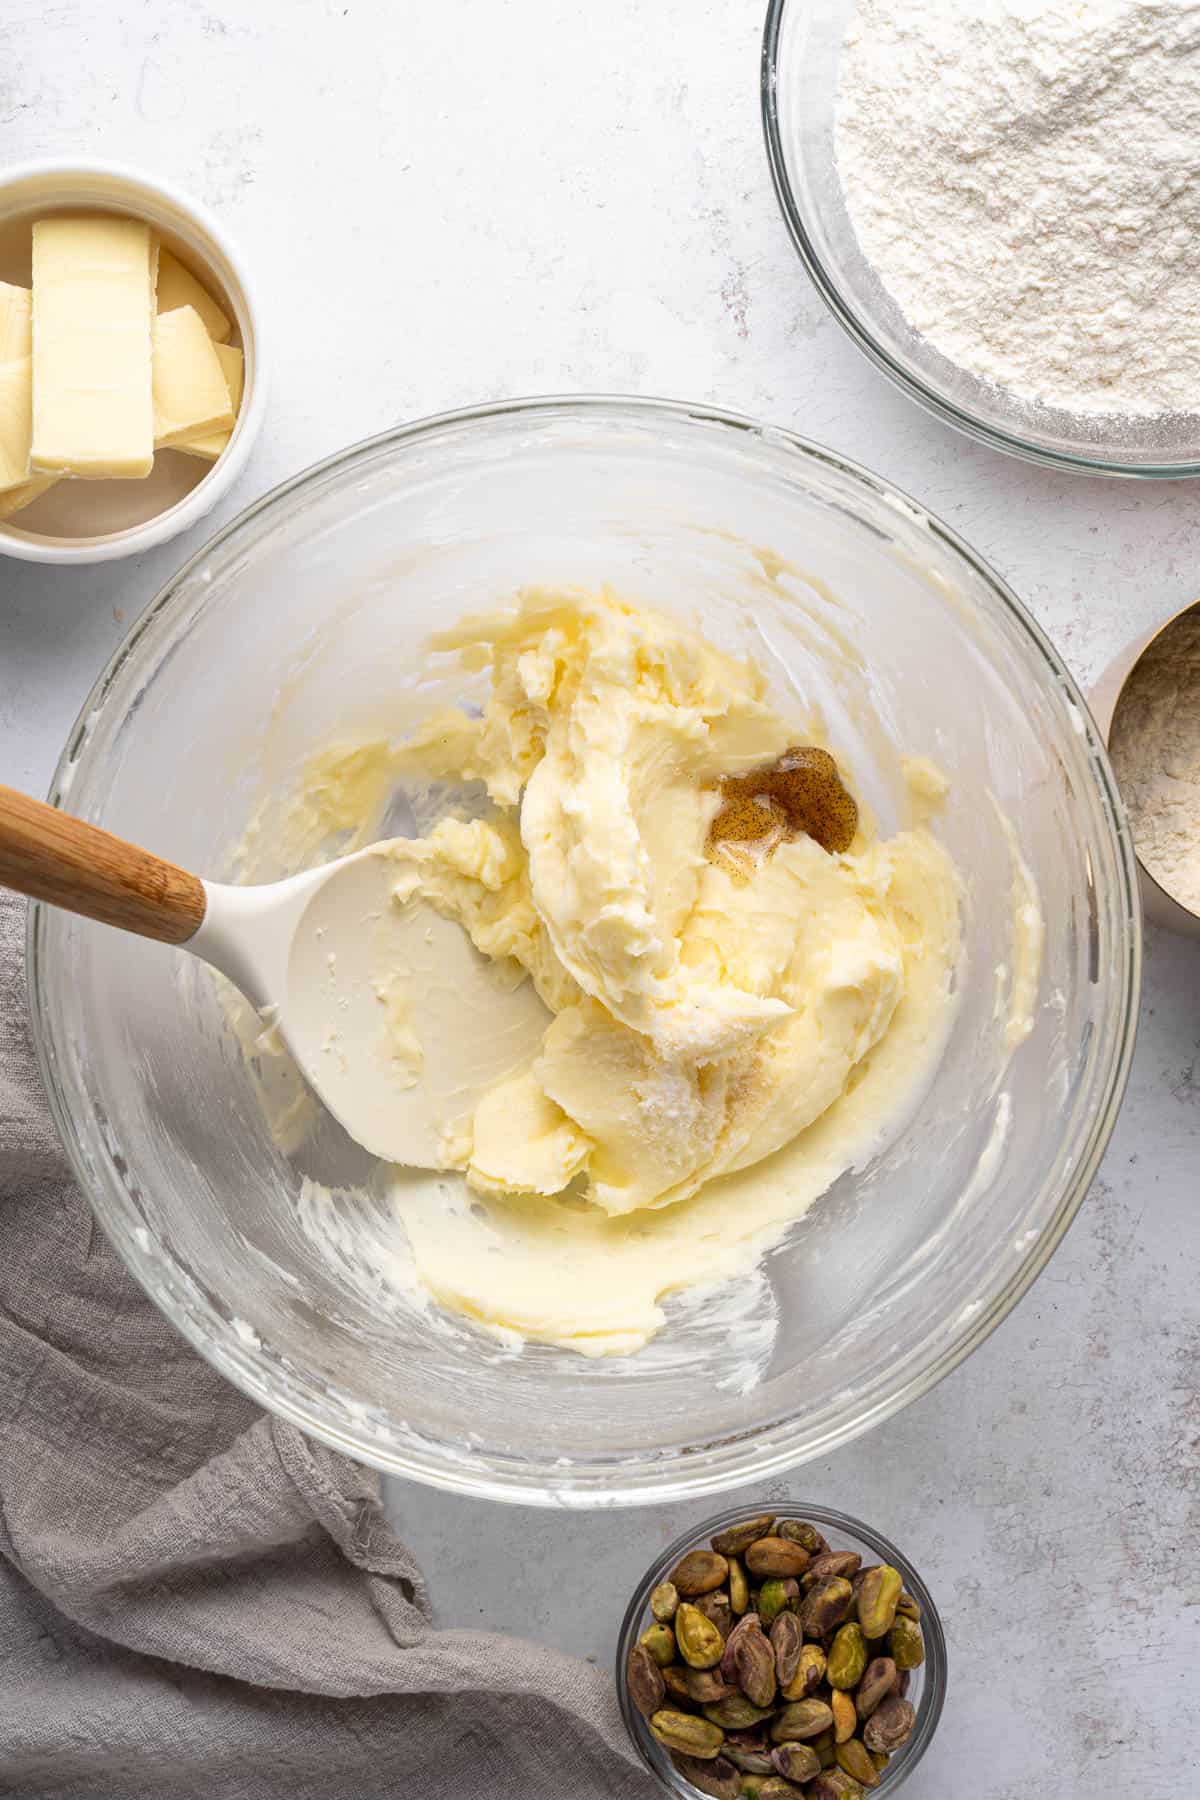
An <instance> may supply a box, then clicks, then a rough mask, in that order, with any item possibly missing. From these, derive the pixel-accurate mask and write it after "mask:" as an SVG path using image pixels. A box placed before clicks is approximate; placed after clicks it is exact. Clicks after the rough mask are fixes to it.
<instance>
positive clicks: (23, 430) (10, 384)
mask: <svg viewBox="0 0 1200 1800" xmlns="http://www.w3.org/2000/svg"><path fill="white" fill-rule="evenodd" d="M32 395H33V376H32V363H31V360H30V358H29V357H28V356H21V357H16V358H15V359H14V360H13V361H11V362H0V494H2V493H4V492H5V491H6V490H7V489H9V488H15V487H20V485H21V484H22V482H24V481H27V480H28V479H29V436H30V429H31V418H32V408H33V400H32Z"/></svg>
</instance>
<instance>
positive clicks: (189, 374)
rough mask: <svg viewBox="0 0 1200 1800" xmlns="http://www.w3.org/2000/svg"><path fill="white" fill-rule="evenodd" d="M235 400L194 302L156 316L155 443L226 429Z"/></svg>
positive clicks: (162, 445) (163, 444)
mask: <svg viewBox="0 0 1200 1800" xmlns="http://www.w3.org/2000/svg"><path fill="white" fill-rule="evenodd" d="M232 424H233V403H232V401H231V400H230V397H229V386H228V383H227V382H226V380H225V373H224V370H223V369H222V367H221V364H220V362H219V361H218V360H217V351H216V346H215V345H214V343H213V341H212V339H211V338H210V337H209V335H208V333H207V331H205V329H204V321H203V320H202V319H201V317H200V314H199V313H198V312H197V311H196V309H195V307H194V306H177V307H176V308H175V310H174V311H173V312H167V313H159V315H158V317H157V319H156V320H155V321H154V442H155V444H156V445H157V447H158V448H159V449H168V448H170V447H171V446H172V445H174V444H176V443H178V441H179V440H180V439H181V438H190V437H195V436H197V435H198V434H203V433H206V432H212V431H226V430H228V429H229V427H230V426H231V425H232Z"/></svg>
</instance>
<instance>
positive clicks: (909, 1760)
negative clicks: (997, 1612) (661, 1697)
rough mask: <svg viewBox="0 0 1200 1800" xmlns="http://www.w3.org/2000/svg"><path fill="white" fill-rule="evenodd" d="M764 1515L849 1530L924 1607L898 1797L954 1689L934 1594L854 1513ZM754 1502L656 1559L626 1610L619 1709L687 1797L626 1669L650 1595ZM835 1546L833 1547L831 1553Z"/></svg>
mask: <svg viewBox="0 0 1200 1800" xmlns="http://www.w3.org/2000/svg"><path fill="white" fill-rule="evenodd" d="M760 1510H761V1511H763V1512H767V1511H774V1514H775V1517H776V1518H777V1519H780V1518H790V1519H792V1518H794V1519H807V1520H809V1521H810V1522H811V1523H812V1524H814V1525H819V1526H821V1528H822V1530H824V1528H825V1527H826V1526H829V1527H830V1529H831V1530H833V1531H835V1532H836V1531H839V1530H840V1531H844V1532H845V1533H846V1534H847V1535H848V1536H850V1537H854V1538H857V1539H858V1541H859V1542H860V1543H863V1544H867V1545H869V1546H870V1548H871V1550H872V1551H873V1553H874V1554H875V1555H876V1556H878V1557H879V1559H880V1561H881V1562H886V1563H890V1564H891V1566H892V1567H893V1568H894V1569H899V1571H900V1573H901V1575H902V1576H903V1577H904V1585H905V1587H906V1588H907V1589H908V1591H909V1593H911V1594H912V1595H913V1596H914V1598H915V1599H916V1600H917V1601H918V1602H919V1604H920V1607H921V1631H922V1635H923V1637H924V1639H925V1661H924V1664H923V1665H922V1666H923V1670H924V1685H923V1687H922V1690H921V1705H920V1708H919V1710H918V1712H917V1723H916V1727H915V1729H914V1731H913V1735H912V1737H911V1738H910V1739H909V1741H908V1743H907V1744H905V1745H904V1761H903V1763H902V1764H901V1765H900V1767H899V1768H898V1769H897V1771H896V1773H895V1775H894V1776H891V1777H889V1778H888V1779H887V1780H886V1781H885V1782H883V1783H881V1784H880V1791H881V1793H895V1792H896V1790H897V1789H898V1788H899V1787H900V1786H901V1785H902V1784H903V1783H904V1782H905V1781H907V1780H908V1777H909V1776H910V1775H911V1774H912V1772H913V1770H914V1769H915V1768H916V1766H917V1764H918V1763H919V1762H920V1760H921V1758H922V1757H923V1756H924V1754H925V1752H926V1750H928V1748H929V1746H930V1744H931V1743H932V1741H933V1737H934V1733H935V1732H936V1731H937V1728H938V1724H939V1722H940V1720H941V1716H942V1708H943V1706H944V1705H945V1702H946V1689H947V1686H948V1684H949V1666H950V1658H949V1652H948V1650H947V1647H946V1632H945V1628H944V1626H943V1625H942V1620H941V1615H940V1614H939V1612H938V1609H937V1606H936V1604H935V1602H934V1599H933V1596H932V1594H931V1593H930V1592H929V1589H928V1587H927V1586H926V1584H925V1582H924V1580H923V1579H922V1577H921V1574H920V1571H919V1570H918V1569H917V1568H916V1567H915V1565H914V1564H913V1563H912V1562H911V1561H910V1559H909V1558H908V1557H906V1556H905V1555H904V1554H903V1552H902V1551H901V1550H899V1549H898V1548H897V1546H896V1545H895V1544H893V1543H892V1542H891V1540H890V1539H889V1538H886V1537H884V1536H883V1534H882V1532H879V1531H876V1530H875V1528H874V1526H872V1525H866V1524H864V1523H863V1521H862V1520H861V1519H856V1518H855V1517H854V1516H853V1514H851V1513H846V1512H841V1511H839V1510H838V1509H837V1508H836V1507H832V1506H820V1505H818V1504H817V1503H816V1502H815V1501H808V1500H792V1499H791V1498H788V1499H786V1500H781V1501H780V1502H779V1504H778V1505H777V1506H771V1505H769V1504H764V1505H763V1506H762V1508H761V1509H760ZM753 1516H754V1514H753V1511H752V1510H751V1506H750V1504H749V1503H747V1504H746V1505H743V1506H732V1507H727V1508H726V1509H725V1510H724V1511H723V1512H719V1513H714V1514H713V1516H712V1517H711V1518H709V1519H705V1520H703V1521H702V1522H701V1523H700V1524H699V1525H695V1526H693V1527H692V1529H691V1530H690V1531H685V1532H681V1533H680V1535H679V1536H678V1537H677V1538H676V1539H675V1540H674V1542H673V1543H670V1544H668V1545H667V1547H666V1549H665V1550H664V1551H662V1553H661V1554H660V1555H659V1556H658V1557H656V1558H655V1560H654V1562H653V1563H652V1564H651V1566H650V1568H649V1569H648V1570H647V1571H646V1574H645V1575H644V1576H643V1577H642V1579H641V1581H640V1582H639V1583H638V1585H637V1587H636V1588H635V1590H634V1593H633V1597H632V1599H631V1600H630V1602H629V1605H628V1606H627V1607H626V1609H625V1616H624V1618H623V1619H622V1621H621V1630H620V1632H619V1634H618V1637H617V1659H616V1669H615V1677H614V1678H615V1681H616V1687H617V1704H618V1706H619V1707H620V1709H621V1718H622V1720H623V1721H624V1724H625V1729H626V1731H627V1732H628V1733H629V1738H630V1742H631V1743H632V1744H633V1746H634V1749H635V1750H636V1751H637V1753H638V1755H639V1756H640V1758H641V1760H642V1763H643V1765H644V1766H645V1768H646V1769H647V1770H648V1771H649V1772H650V1774H651V1775H653V1777H654V1779H655V1780H656V1781H657V1782H659V1783H660V1785H661V1786H662V1787H663V1789H664V1790H665V1791H666V1792H667V1793H671V1794H683V1793H686V1792H687V1791H688V1788H687V1784H686V1782H685V1781H684V1778H683V1777H682V1776H680V1778H679V1787H678V1788H676V1787H675V1786H674V1785H673V1784H672V1783H671V1782H670V1781H669V1780H668V1779H667V1778H666V1776H664V1774H663V1772H662V1770H661V1769H658V1768H656V1767H655V1764H654V1761H653V1759H652V1757H651V1753H650V1748H649V1745H648V1743H647V1741H646V1740H647V1739H648V1738H649V1737H650V1733H649V1730H648V1728H647V1726H646V1721H645V1720H644V1718H643V1717H642V1715H641V1713H640V1712H639V1711H638V1710H637V1708H636V1707H635V1706H634V1704H633V1701H632V1700H631V1699H630V1697H629V1688H628V1683H627V1682H626V1680H625V1664H626V1661H627V1659H628V1657H629V1652H630V1650H632V1648H633V1646H634V1644H635V1643H636V1642H637V1638H638V1626H639V1624H640V1622H641V1619H642V1616H643V1614H644V1612H645V1609H646V1607H647V1605H648V1604H649V1600H650V1595H651V1593H652V1591H653V1589H654V1588H656V1587H657V1586H658V1583H659V1582H660V1581H662V1580H664V1579H665V1577H666V1575H667V1574H668V1572H669V1571H670V1569H671V1568H673V1566H674V1565H675V1564H676V1563H677V1562H678V1561H679V1559H680V1557H681V1556H683V1555H684V1554H685V1553H686V1552H687V1551H688V1550H693V1549H698V1548H699V1547H700V1545H701V1543H703V1544H705V1545H707V1543H708V1540H709V1538H711V1537H712V1536H713V1534H714V1532H717V1531H720V1530H722V1529H723V1527H724V1526H726V1525H734V1524H736V1523H738V1521H739V1520H741V1519H745V1518H753ZM833 1547H834V1546H833V1545H832V1544H831V1545H830V1548H831V1549H832V1548H833Z"/></svg>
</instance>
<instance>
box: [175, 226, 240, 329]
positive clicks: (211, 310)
mask: <svg viewBox="0 0 1200 1800" xmlns="http://www.w3.org/2000/svg"><path fill="white" fill-rule="evenodd" d="M181 306H194V307H195V309H196V311H197V312H198V313H199V314H200V317H201V318H202V319H203V321H204V329H205V330H206V331H207V332H208V335H209V337H210V338H215V339H216V341H217V342H218V343H221V344H223V343H224V342H225V339H226V338H227V337H228V336H229V334H230V332H231V331H232V330H233V326H232V325H231V324H230V322H229V320H228V318H227V317H226V316H225V314H224V313H223V312H222V311H221V308H220V307H219V306H218V305H217V303H216V301H215V300H214V299H213V297H212V295H211V294H210V293H209V291H208V289H207V288H205V287H201V285H200V283H199V282H198V281H197V280H196V277H195V276H194V275H193V274H192V271H191V270H190V269H185V268H184V266H183V264H182V263H181V262H180V260H179V258H178V257H177V256H173V255H172V254H171V252H170V251H169V250H168V249H167V248H166V247H165V245H162V246H160V247H159V252H158V310H159V312H160V313H166V312H175V311H176V310H177V309H178V308H179V307H181Z"/></svg>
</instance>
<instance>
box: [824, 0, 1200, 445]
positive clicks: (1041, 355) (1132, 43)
mask: <svg viewBox="0 0 1200 1800" xmlns="http://www.w3.org/2000/svg"><path fill="white" fill-rule="evenodd" d="M836 153H837V161H838V167H839V171H840V176H841V182H842V188H843V191H844V194H845V198H846V205H847V208H848V210H849V214H850V218H851V220H852V222H853V224H854V228H855V232H856V234H857V236H858V240H859V243H860V245H861V247H862V250H863V253H864V254H865V256H866V257H867V259H868V261H869V262H870V263H872V264H873V266H874V269H875V272H876V274H877V275H878V277H879V280H880V281H881V282H882V284H883V286H884V287H885V288H886V289H887V290H888V292H889V293H890V294H891V295H892V297H893V299H894V300H895V301H896V303H897V305H898V306H899V307H900V310H901V311H902V312H903V313H904V314H905V316H906V318H907V319H908V321H909V323H910V325H912V326H913V327H914V328H915V329H916V330H917V331H918V332H920V333H922V334H923V335H924V336H925V337H926V338H927V339H928V340H929V342H930V343H931V344H932V345H933V346H934V347H935V348H936V349H938V350H940V351H941V352H942V354H943V355H945V356H946V357H948V358H950V359H951V361H953V362H955V363H957V364H958V365H959V366H960V367H963V368H965V369H967V370H969V371H971V372H972V373H974V374H975V375H977V376H980V377H983V378H984V379H986V380H989V381H991V382H993V383H996V384H997V385H999V386H1002V387H1005V388H1008V389H1010V390H1011V391H1012V392H1013V393H1015V394H1017V395H1019V396H1020V397H1022V398H1024V399H1028V400H1034V401H1041V402H1044V403H1046V404H1048V405H1052V406H1060V407H1064V408H1066V409H1067V410H1069V411H1072V412H1075V413H1109V414H1113V413H1119V414H1128V415H1133V416H1136V415H1142V416H1145V415H1151V414H1159V413H1163V412H1192V411H1196V410H1200V366H1198V363H1197V355H1196V333H1197V320H1198V319H1200V3H1198V0H978V3H977V4H969V3H965V0H860V3H859V7H858V11H857V14H856V15H855V18H854V20H853V22H852V24H851V27H850V31H849V34H848V36H847V38H846V42H845V48H844V52H843V56H842V60H841V76H840V82H839V93H838V107H837V124H836Z"/></svg>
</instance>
